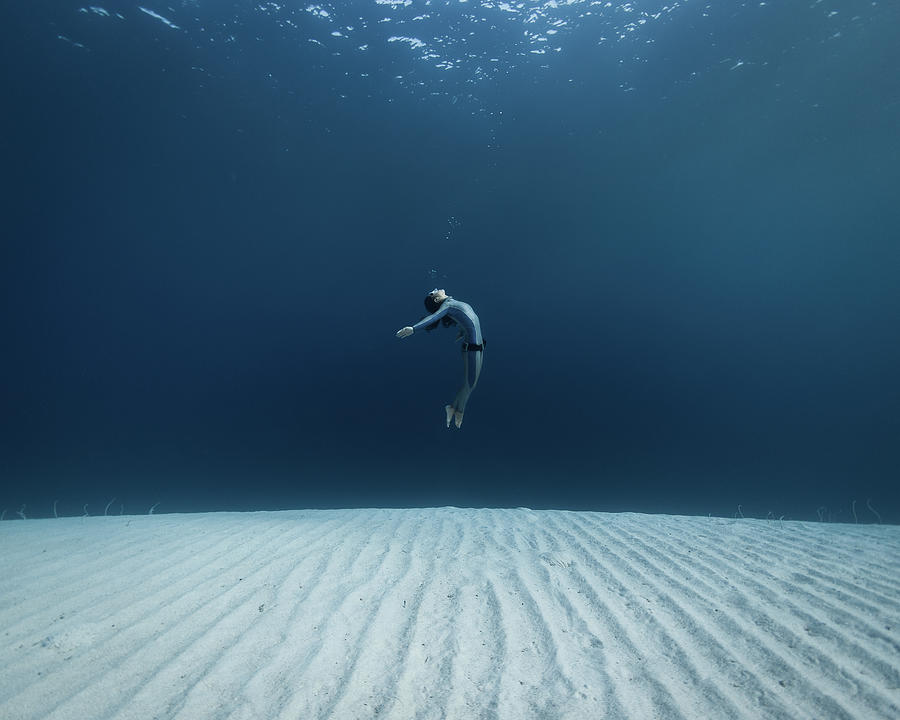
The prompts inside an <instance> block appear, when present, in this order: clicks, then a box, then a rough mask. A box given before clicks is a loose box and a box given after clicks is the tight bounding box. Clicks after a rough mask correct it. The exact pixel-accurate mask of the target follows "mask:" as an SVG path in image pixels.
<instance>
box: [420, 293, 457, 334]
mask: <svg viewBox="0 0 900 720" xmlns="http://www.w3.org/2000/svg"><path fill="white" fill-rule="evenodd" d="M446 299H447V298H444V300H446ZM444 300H441V301H440V302H438V301H437V300H435V299H434V293H433V292H430V293H428V294H427V295H426V296H425V309H426V310H427V311H428V314H429V315H433V314H434V313H436V312H437V311H438V310H439V309H440V307H441V305H442V304H443V303H444ZM438 325H443V326H444V327H450V326H451V325H456V321H455V320H454V319H453V318H451V317H450V316H449V315H444V317H442V318H441V319H440V320H435V321H434V322H433V323H431V325H427V326H426V327H425V332H431V331H432V330H434V329H435V328H436V327H437V326H438Z"/></svg>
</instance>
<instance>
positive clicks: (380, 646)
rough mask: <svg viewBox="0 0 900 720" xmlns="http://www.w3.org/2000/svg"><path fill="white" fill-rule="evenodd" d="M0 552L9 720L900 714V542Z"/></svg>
mask: <svg viewBox="0 0 900 720" xmlns="http://www.w3.org/2000/svg"><path fill="white" fill-rule="evenodd" d="M0 550H2V553H0V563H2V577H3V578H4V581H3V583H2V588H0V634H2V646H0V668H2V671H0V717H2V718H3V719H4V720H19V719H22V720H25V719H31V718H35V719H36V718H49V719H57V718H58V719H63V718H65V719H66V720H70V719H71V718H90V719H91V720H101V719H105V718H135V720H137V719H140V720H150V719H151V718H161V719H164V718H185V719H187V718H190V719H191V720H198V719H201V718H216V719H217V720H219V719H223V718H248V719H258V720H275V719H276V718H297V719H302V720H307V719H313V718H335V719H337V720H344V719H349V718H376V717H377V718H398V719H401V718H402V719H404V720H405V719H409V718H460V719H469V718H495V717H496V718H510V719H511V720H524V719H525V718H592V719H593V718H640V719H641V720H643V719H649V718H666V719H668V718H684V719H685V720H697V719H698V718H706V719H708V718H729V719H734V718H748V719H749V718H752V719H754V720H758V719H759V718H820V719H821V718H891V719H894V718H897V717H900V672H898V666H900V633H898V627H900V528H898V527H889V526H871V525H831V524H829V525H826V524H812V523H790V522H784V523H781V522H766V521H760V520H723V519H716V518H712V519H710V518H687V517H673V516H660V515H631V514H617V515H610V514H600V513H572V512H556V511H531V510H525V509H521V510H461V509H455V508H440V509H428V510H339V511H291V512H273V513H243V514H230V513H228V514H226V513H216V514H206V515H153V516H142V517H116V518H113V517H109V518H61V519H52V520H26V521H20V520H16V521H4V522H3V523H0Z"/></svg>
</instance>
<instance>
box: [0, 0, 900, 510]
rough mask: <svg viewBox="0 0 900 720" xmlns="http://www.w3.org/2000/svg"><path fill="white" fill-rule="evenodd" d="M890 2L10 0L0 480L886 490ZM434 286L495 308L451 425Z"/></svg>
mask: <svg viewBox="0 0 900 720" xmlns="http://www.w3.org/2000/svg"><path fill="white" fill-rule="evenodd" d="M98 1H99V0H98ZM898 25H900V6H898V5H896V3H888V2H870V1H866V2H862V1H858V0H843V1H842V2H838V1H837V0H821V1H820V2H815V1H813V2H807V3H795V2H782V1H774V2H768V3H742V2H734V1H733V0H724V1H723V2H715V3H709V4H705V3H702V2H701V3H695V2H680V3H679V2H675V3H671V4H669V5H663V4H662V3H660V2H658V0H656V1H646V2H645V1H636V2H632V3H626V4H618V5H617V4H615V3H605V2H603V3H590V2H572V3H561V2H560V3H556V2H519V3H510V4H507V3H491V2H457V1H453V2H421V1H419V0H412V2H408V1H407V2H395V3H393V4H389V3H385V2H376V1H375V0H367V1H366V2H346V3H315V2H301V3H288V2H284V3H280V4H276V3H251V2H209V1H207V0H197V1H196V2H188V1H184V2H175V3H171V4H165V3H158V2H152V1H151V0H144V2H143V5H140V4H138V3H133V2H102V4H101V5H97V6H94V7H91V6H87V5H85V6H82V5H80V4H79V3H77V2H68V1H67V0H53V1H52V2H50V1H49V0H31V1H30V2H27V3H18V4H17V5H16V6H13V7H9V8H7V14H6V17H5V22H4V28H3V30H2V33H3V42H2V43H0V47H2V53H3V66H2V67H3V73H4V90H5V92H4V96H5V97H4V107H5V110H4V111H3V113H2V119H0V123H2V127H0V130H2V140H0V142H2V147H3V156H4V158H5V159H4V168H5V170H6V172H5V173H4V174H5V175H6V180H7V182H6V183H5V186H6V190H5V191H4V198H3V205H4V211H3V215H4V223H3V224H4V233H3V240H2V246H0V302H2V306H0V312H2V314H0V332H2V354H0V369H2V386H0V391H2V395H0V403H2V414H0V423H2V425H0V482H2V485H0V507H2V508H6V509H7V515H6V518H7V519H9V518H11V517H13V518H14V517H15V513H16V510H18V509H19V508H20V506H21V505H22V504H25V506H26V510H25V514H26V515H29V516H33V517H34V516H47V515H49V514H51V513H52V503H53V501H54V500H58V501H59V503H58V506H57V510H58V512H59V513H60V514H67V515H68V514H81V513H82V512H83V506H84V504H85V503H88V512H90V513H91V514H97V513H102V512H103V511H104V507H105V506H106V504H107V502H108V501H109V500H110V498H113V497H115V498H116V500H115V502H114V503H113V505H111V507H110V512H117V511H119V510H120V509H122V506H123V505H124V511H125V512H145V511H146V510H147V508H149V506H150V505H152V504H153V503H156V502H159V503H160V506H159V508H158V510H157V512H166V511H169V512H173V511H188V510H217V509H269V508H280V507H323V506H359V505H364V506H369V505H376V506H418V505H445V504H450V505H465V506H469V505H475V506H481V505H492V506H493V505H499V506H531V507H562V508H573V509H596V510H635V511H651V512H678V513H691V514H706V513H713V514H719V515H727V516H731V515H733V514H735V513H736V512H738V510H737V508H738V505H739V504H740V505H741V512H743V513H744V514H745V515H747V516H750V515H754V516H757V517H766V516H767V514H769V513H772V516H774V517H780V516H782V515H784V516H786V517H792V518H804V519H816V518H817V517H818V516H821V517H822V518H824V519H829V518H830V519H832V520H838V521H852V519H853V518H852V514H851V504H852V503H853V501H854V500H855V501H856V503H857V505H856V509H857V513H858V517H859V519H860V520H861V521H871V520H873V519H874V516H873V514H872V513H871V512H870V511H869V510H868V508H867V507H866V501H867V500H868V499H870V498H871V503H872V506H873V507H875V508H876V509H877V510H878V511H879V513H880V514H881V516H882V517H883V519H884V520H885V521H893V522H897V521H900V489H898V488H900V483H898V480H900V333H898V328H900V279H898V272H900V202H898V195H900V43H897V42H896V37H897V27H898ZM435 286H439V287H445V288H446V289H447V291H448V292H449V293H450V294H451V295H453V296H455V297H456V298H458V299H461V300H465V301H467V302H469V303H471V304H472V305H473V306H474V307H475V309H476V310H477V312H478V313H479V315H480V317H481V321H482V327H483V329H484V333H485V336H486V337H487V339H488V349H487V352H486V354H485V363H484V370H483V373H482V376H481V379H480V381H479V384H478V387H477V389H476V391H475V393H474V394H473V396H472V399H471V400H470V402H469V406H468V409H467V412H466V418H465V423H464V425H463V428H462V430H461V431H456V430H447V429H446V428H445V427H444V422H443V420H444V418H443V406H444V404H445V403H447V402H449V401H450V400H451V399H452V397H453V394H454V392H455V389H456V385H457V382H458V379H459V378H458V375H459V372H460V367H459V365H460V361H459V353H458V350H457V346H456V345H454V343H453V339H454V335H455V333H454V332H453V331H452V330H444V329H442V330H437V331H435V332H433V333H430V334H428V335H425V334H423V335H422V336H419V335H415V336H413V337H412V338H409V339H407V340H403V341H400V340H398V339H396V338H395V336H394V333H395V332H396V330H397V329H399V328H400V327H402V326H404V325H408V324H413V323H414V322H415V321H417V320H418V319H419V318H421V317H422V316H423V315H424V308H423V304H422V299H423V296H424V294H425V293H426V292H427V291H428V290H430V289H431V288H433V287H435Z"/></svg>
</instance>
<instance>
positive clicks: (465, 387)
mask: <svg viewBox="0 0 900 720" xmlns="http://www.w3.org/2000/svg"><path fill="white" fill-rule="evenodd" d="M481 356H482V352H481V351H480V350H475V351H464V352H463V383H462V386H461V387H460V388H459V391H458V392H457V393H456V398H455V399H454V400H453V405H452V408H453V422H454V423H455V424H456V427H457V428H459V427H461V426H462V421H463V414H464V413H465V412H466V403H467V402H469V396H470V395H471V394H472V391H473V390H474V389H475V385H476V383H477V382H478V376H479V375H481V360H482V357H481ZM450 407H451V406H450V405H448V406H447V427H450Z"/></svg>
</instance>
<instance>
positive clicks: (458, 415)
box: [447, 410, 463, 430]
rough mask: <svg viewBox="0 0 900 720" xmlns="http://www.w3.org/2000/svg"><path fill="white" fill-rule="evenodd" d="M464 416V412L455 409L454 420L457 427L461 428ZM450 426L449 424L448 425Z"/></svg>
mask: <svg viewBox="0 0 900 720" xmlns="http://www.w3.org/2000/svg"><path fill="white" fill-rule="evenodd" d="M462 418H463V414H462V413H461V412H460V411H459V410H455V411H454V412H453V422H455V423H456V429H457V430H459V429H460V428H461V427H462ZM447 427H449V424H448V425H447Z"/></svg>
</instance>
